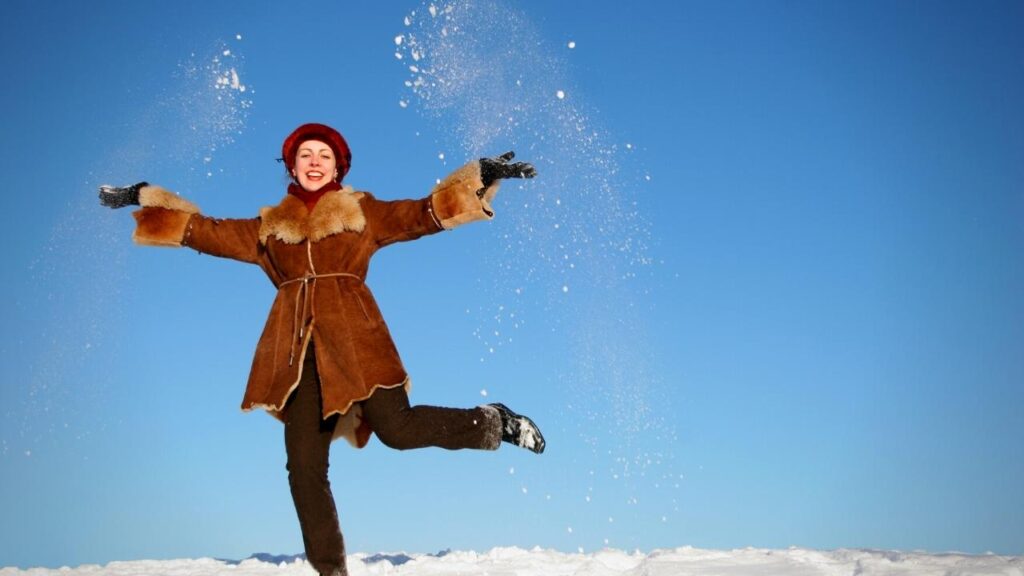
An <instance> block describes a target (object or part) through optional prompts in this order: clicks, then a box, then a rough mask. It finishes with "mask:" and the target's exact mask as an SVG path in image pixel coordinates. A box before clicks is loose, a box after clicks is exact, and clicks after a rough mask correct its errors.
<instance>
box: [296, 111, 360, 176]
mask: <svg viewBox="0 0 1024 576" xmlns="http://www.w3.org/2000/svg"><path fill="white" fill-rule="evenodd" d="M307 140H319V141H321V142H323V143H324V144H327V145H328V146H330V147H331V150H333V151H334V158H335V159H336V161H337V163H338V178H337V181H338V182H341V181H342V179H343V178H345V174H348V169H349V166H351V165H352V152H350V151H349V149H348V143H347V142H345V139H344V138H342V136H341V133H339V132H338V131H337V130H335V129H334V128H331V127H330V126H327V125H326V124H315V123H313V124H303V125H302V126H299V127H298V128H296V129H295V131H294V132H292V133H291V134H289V135H288V137H287V138H285V139H284V144H283V145H282V146H281V158H282V159H283V160H284V165H285V166H286V167H287V168H288V173H289V174H291V171H292V168H294V167H295V153H296V152H298V149H299V144H302V143H303V142H305V141H307Z"/></svg>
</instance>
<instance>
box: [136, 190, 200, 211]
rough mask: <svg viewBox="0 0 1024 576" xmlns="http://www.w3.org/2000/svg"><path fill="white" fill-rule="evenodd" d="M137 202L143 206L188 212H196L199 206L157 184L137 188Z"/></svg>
mask: <svg viewBox="0 0 1024 576" xmlns="http://www.w3.org/2000/svg"><path fill="white" fill-rule="evenodd" d="M139 204H140V205H141V206H142V207H143V208H166V209H168V210H178V211H180V212H186V213H188V214H198V213H199V207H198V206H196V205H195V204H193V203H191V202H189V201H188V200H185V199H184V198H182V197H181V196H178V195H177V194H175V193H174V192H171V191H169V190H164V189H163V188H161V187H159V186H143V187H142V188H141V189H140V190H139Z"/></svg>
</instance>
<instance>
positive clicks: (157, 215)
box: [132, 186, 199, 247]
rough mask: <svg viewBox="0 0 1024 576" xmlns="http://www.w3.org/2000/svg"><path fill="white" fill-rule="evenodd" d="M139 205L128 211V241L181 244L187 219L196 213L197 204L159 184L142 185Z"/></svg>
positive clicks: (149, 244)
mask: <svg viewBox="0 0 1024 576" xmlns="http://www.w3.org/2000/svg"><path fill="white" fill-rule="evenodd" d="M139 204H140V205H141V206H142V210H136V211H135V212H132V216H134V217H135V232H133V233H132V240H134V241H135V243H136V244H142V245H143V246H172V247H178V246H181V242H182V239H184V238H185V230H186V229H187V228H188V221H189V219H190V218H192V215H193V214H198V213H199V207H198V206H196V205H195V204H193V203H191V202H189V201H188V200H185V199H184V198H182V197H181V196H178V195H177V194H175V193H174V192H170V191H168V190H164V189H163V188H161V187H159V186H143V187H142V189H140V190H139Z"/></svg>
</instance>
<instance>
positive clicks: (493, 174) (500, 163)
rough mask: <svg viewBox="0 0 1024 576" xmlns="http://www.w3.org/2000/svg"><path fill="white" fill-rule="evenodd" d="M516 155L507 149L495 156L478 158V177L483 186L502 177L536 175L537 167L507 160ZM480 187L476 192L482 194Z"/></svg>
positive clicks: (531, 176)
mask: <svg viewBox="0 0 1024 576" xmlns="http://www.w3.org/2000/svg"><path fill="white" fill-rule="evenodd" d="M515 157H516V153H515V152H513V151H511V150H509V151H508V152H505V153H504V154H502V155H501V156H498V157H497V158H481V159H480V179H481V180H483V183H484V188H487V187H488V186H490V185H491V184H493V183H494V181H495V180H498V179H502V178H533V177H534V176H536V175H537V169H536V168H534V167H533V164H530V163H529V162H513V163H511V164H509V160H512V159H513V158H515ZM483 192H484V190H483V189H481V190H480V191H479V192H477V194H479V195H481V196H482V195H483Z"/></svg>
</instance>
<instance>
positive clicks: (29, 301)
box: [0, 35, 253, 457]
mask: <svg viewBox="0 0 1024 576" xmlns="http://www.w3.org/2000/svg"><path fill="white" fill-rule="evenodd" d="M241 40H242V37H241V35H237V36H235V38H234V40H233V41H230V42H223V41H222V42H217V43H216V44H215V46H214V47H213V48H211V49H209V50H207V51H204V52H203V53H200V54H197V53H192V54H190V55H188V57H187V58H184V59H183V60H182V62H181V63H179V64H178V66H177V69H175V70H173V71H170V72H166V74H167V76H168V78H166V79H164V78H157V79H155V81H154V83H156V84H159V85H161V86H165V88H164V89H163V90H162V91H161V92H158V93H157V94H156V96H154V97H152V101H150V102H148V103H145V104H144V105H142V106H140V107H139V109H138V110H137V111H135V112H130V111H129V112H126V113H125V114H124V115H123V117H122V124H121V125H120V126H117V127H115V128H113V129H111V132H112V133H111V134H110V135H109V136H108V141H109V142H111V143H112V146H111V148H109V149H107V150H105V151H104V155H103V157H101V158H98V159H97V162H96V165H95V168H94V169H93V170H92V171H91V172H90V173H89V174H83V175H81V178H80V180H81V183H82V186H81V189H80V190H76V191H75V192H74V193H73V194H70V196H71V198H72V199H71V200H69V201H68V203H67V205H66V206H65V209H64V210H63V211H62V212H61V214H60V215H59V217H58V218H57V219H56V222H55V224H54V226H53V228H52V229H51V233H50V236H49V238H48V240H47V242H46V244H45V245H44V246H43V247H42V249H41V251H40V253H39V254H38V255H37V257H36V258H35V259H34V260H33V262H32V263H31V265H30V267H29V274H28V276H29V278H30V285H31V287H32V290H26V291H24V293H25V294H26V299H25V300H24V301H22V302H20V303H19V305H20V307H22V308H23V309H26V310H32V312H31V315H32V316H33V317H36V318H38V320H39V321H38V322H33V325H32V328H33V332H34V333H35V336H36V337H37V338H38V340H37V341H34V342H32V343H31V344H29V345H27V348H29V349H30V354H29V355H28V357H27V358H26V370H27V373H26V374H25V376H24V377H16V378H15V389H14V390H12V393H13V395H14V398H13V401H12V402H10V403H9V404H8V410H7V416H6V417H7V418H8V421H9V422H17V424H16V425H14V426H12V428H13V429H14V430H15V436H13V437H10V438H3V439H2V442H0V454H2V455H5V456H25V457H31V456H32V455H33V453H34V452H36V453H38V451H39V450H41V449H43V447H44V446H46V445H51V444H52V443H54V442H58V441H61V442H66V441H70V440H83V439H85V438H86V437H88V436H89V435H90V434H92V433H94V432H96V431H99V430H101V429H103V427H104V426H105V425H106V424H107V422H106V419H107V418H108V417H109V414H107V412H106V411H105V410H104V404H105V399H106V398H108V396H109V395H110V394H111V393H113V392H112V391H111V390H110V387H109V382H112V381H116V379H117V378H116V376H115V375H114V374H113V373H112V371H113V370H116V369H117V366H118V364H119V363H118V362H117V361H116V360H115V359H116V358H117V357H118V356H120V355H121V354H122V353H124V352H125V351H124V350H121V349H119V348H120V344H119V342H120V339H118V338H115V337H111V335H112V334H115V333H116V330H117V328H118V327H119V326H120V325H121V324H122V323H123V322H125V321H126V320H127V316H128V313H127V312H126V310H125V307H126V306H128V305H130V302H131V298H130V295H129V294H126V293H124V292H125V291H124V290H123V288H122V287H123V286H125V285H126V284H129V282H128V266H127V260H128V251H129V249H130V246H131V243H130V242H128V241H126V240H127V231H126V229H125V227H126V226H129V225H130V224H129V223H127V222H126V221H125V215H124V214H123V213H116V212H114V211H112V210H102V209H99V208H98V204H97V199H96V192H95V191H96V190H97V188H98V187H99V186H100V185H101V184H104V183H108V182H114V183H122V184H127V183H132V182H136V181H139V180H141V179H143V178H144V177H146V175H148V174H153V173H157V172H165V171H167V172H174V173H179V174H183V177H184V179H185V181H186V183H187V179H188V178H189V177H190V176H191V177H192V178H193V179H196V178H209V177H212V176H214V174H215V172H216V168H215V162H214V159H215V155H216V152H217V151H218V150H219V149H221V148H223V147H225V146H227V145H229V144H231V143H232V142H234V138H235V137H236V136H237V135H238V134H240V133H241V132H242V131H243V130H244V128H245V124H246V120H247V118H248V114H249V110H250V108H251V107H252V105H253V100H252V94H253V92H252V90H251V89H249V88H248V87H247V86H246V85H245V84H244V83H243V82H242V80H241V73H240V71H241V70H242V67H243V64H244V58H243V57H242V56H241V55H240V54H238V48H239V44H240V43H241ZM154 73H157V74H159V73H160V71H154ZM136 81H137V79H136ZM155 134H160V135H161V137H160V138H159V147H157V146H155V145H154V135H155Z"/></svg>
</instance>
